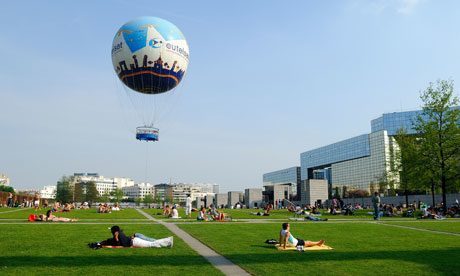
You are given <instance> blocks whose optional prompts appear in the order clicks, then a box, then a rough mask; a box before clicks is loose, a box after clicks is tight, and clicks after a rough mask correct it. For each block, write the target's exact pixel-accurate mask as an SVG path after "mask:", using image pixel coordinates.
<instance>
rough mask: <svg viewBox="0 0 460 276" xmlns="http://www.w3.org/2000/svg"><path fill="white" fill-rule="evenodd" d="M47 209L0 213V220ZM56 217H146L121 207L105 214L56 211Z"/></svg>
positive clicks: (100, 218) (113, 218)
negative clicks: (119, 209)
mask: <svg viewBox="0 0 460 276" xmlns="http://www.w3.org/2000/svg"><path fill="white" fill-rule="evenodd" d="M47 210H48V209H41V210H37V211H35V210H34V209H30V208H28V209H24V210H19V211H17V212H11V213H0V221H1V220H2V219H24V220H27V218H28V217H29V215H30V214H45V213H46V211H47ZM54 215H55V216H57V217H66V218H76V219H83V220H85V219H97V220H117V219H146V218H145V217H144V216H143V215H141V214H140V213H139V212H137V211H136V210H135V209H123V210H121V211H114V212H112V213H110V214H109V213H107V214H99V213H97V212H96V209H88V210H72V211H71V212H56V213H54Z"/></svg>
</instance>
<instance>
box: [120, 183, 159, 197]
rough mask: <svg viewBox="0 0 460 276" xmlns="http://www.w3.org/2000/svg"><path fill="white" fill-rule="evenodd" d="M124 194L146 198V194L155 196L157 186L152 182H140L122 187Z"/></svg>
mask: <svg viewBox="0 0 460 276" xmlns="http://www.w3.org/2000/svg"><path fill="white" fill-rule="evenodd" d="M121 189H122V191H123V194H124V195H125V196H127V197H128V198H131V199H137V198H140V199H144V197H145V196H146V195H151V196H152V197H154V196H155V187H154V186H153V185H152V184H150V183H139V184H134V185H133V186H126V187H123V188H121Z"/></svg>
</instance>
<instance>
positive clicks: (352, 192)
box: [348, 189, 369, 198]
mask: <svg viewBox="0 0 460 276" xmlns="http://www.w3.org/2000/svg"><path fill="white" fill-rule="evenodd" d="M348 196H349V197H352V198H354V197H368V196H369V192H368V191H367V190H361V189H357V190H350V191H348Z"/></svg>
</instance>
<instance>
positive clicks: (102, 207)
mask: <svg viewBox="0 0 460 276" xmlns="http://www.w3.org/2000/svg"><path fill="white" fill-rule="evenodd" d="M82 206H84V205H82ZM84 208H86V207H84ZM87 209H89V207H88V208H87ZM120 210H121V208H120V204H118V203H115V204H114V205H109V204H108V203H99V205H98V207H97V212H98V213H112V211H120Z"/></svg>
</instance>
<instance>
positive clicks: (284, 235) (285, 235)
mask: <svg viewBox="0 0 460 276" xmlns="http://www.w3.org/2000/svg"><path fill="white" fill-rule="evenodd" d="M281 227H282V229H281V231H280V243H279V245H280V246H283V248H284V249H286V244H289V245H290V246H295V247H296V248H297V250H299V251H303V249H304V246H305V247H311V246H315V245H318V246H321V245H323V244H324V240H320V241H317V242H312V241H304V240H302V239H296V238H294V236H293V235H292V234H291V232H290V225H289V223H287V222H285V223H283V224H282V225H281Z"/></svg>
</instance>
